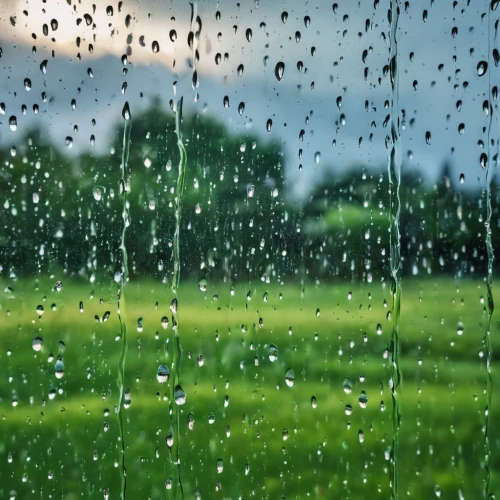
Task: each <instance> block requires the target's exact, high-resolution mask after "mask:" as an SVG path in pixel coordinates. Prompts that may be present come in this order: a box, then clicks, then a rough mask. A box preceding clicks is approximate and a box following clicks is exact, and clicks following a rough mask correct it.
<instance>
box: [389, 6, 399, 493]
mask: <svg viewBox="0 0 500 500" xmlns="http://www.w3.org/2000/svg"><path fill="white" fill-rule="evenodd" d="M388 15H389V23H390V56H389V57H390V61H389V67H390V79H391V108H390V126H391V138H390V144H391V150H390V154H389V164H388V177H389V192H390V215H389V217H390V260H391V262H390V266H391V277H392V282H391V295H392V338H391V351H392V352H391V357H392V366H393V373H392V378H391V382H390V383H391V394H392V404H393V409H392V420H393V423H392V425H393V427H392V433H393V434H392V449H391V464H390V465H391V495H392V498H394V499H397V498H399V490H398V467H399V464H398V458H399V456H398V455H399V428H400V425H401V402H400V391H401V370H400V362H399V354H400V342H399V335H400V330H399V329H400V311H401V241H400V231H399V221H400V210H401V201H400V197H399V186H400V179H401V145H400V141H401V139H400V119H399V75H398V42H397V37H398V20H399V0H391V8H390V10H389V11H388Z"/></svg>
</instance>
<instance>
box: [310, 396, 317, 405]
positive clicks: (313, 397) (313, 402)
mask: <svg viewBox="0 0 500 500" xmlns="http://www.w3.org/2000/svg"><path fill="white" fill-rule="evenodd" d="M316 404H317V403H316V396H312V397H311V407H312V408H316Z"/></svg>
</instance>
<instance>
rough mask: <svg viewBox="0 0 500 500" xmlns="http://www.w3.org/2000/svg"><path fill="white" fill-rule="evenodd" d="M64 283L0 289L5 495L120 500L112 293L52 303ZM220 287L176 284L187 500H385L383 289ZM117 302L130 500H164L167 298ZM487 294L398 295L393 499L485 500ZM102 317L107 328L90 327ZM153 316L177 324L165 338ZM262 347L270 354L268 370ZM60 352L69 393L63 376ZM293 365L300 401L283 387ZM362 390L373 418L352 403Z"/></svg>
mask: <svg viewBox="0 0 500 500" xmlns="http://www.w3.org/2000/svg"><path fill="white" fill-rule="evenodd" d="M56 281H57V278H54V279H47V280H40V281H38V282H35V281H12V280H11V281H5V282H3V283H2V290H3V292H2V295H1V300H0V321H1V323H0V324H1V325H2V326H1V331H2V335H1V336H0V343H1V346H0V362H1V365H2V377H1V378H0V413H1V416H2V419H1V423H0V425H1V430H0V436H2V437H1V438H0V463H1V464H2V466H1V467H0V498H10V497H14V498H18V499H22V498H65V499H69V500H71V499H73V498H75V499H76V498H104V493H103V492H104V490H105V489H106V488H108V489H109V498H110V499H114V498H119V497H120V468H119V467H117V466H116V465H118V462H117V461H118V460H119V458H120V454H119V450H120V449H121V445H120V444H119V442H118V434H119V432H118V424H117V418H116V415H115V406H116V405H117V403H118V398H119V393H118V387H117V374H118V361H119V354H120V347H121V340H120V339H119V338H117V337H119V334H120V324H119V320H118V316H117V301H116V292H117V285H116V284H115V283H114V282H111V281H103V280H101V281H100V285H99V286H98V285H96V284H94V285H90V284H89V283H87V282H83V281H81V282H80V281H77V280H73V281H72V280H69V279H68V280H66V281H65V280H63V288H62V290H61V291H60V292H56V291H55V290H54V284H55V282H56ZM7 287H9V288H7ZM230 288H231V286H230V284H229V283H210V282H209V283H208V288H207V290H206V291H205V292H202V291H200V289H199V287H198V284H197V283H195V282H190V283H187V282H184V283H183V284H182V286H181V289H180V292H179V309H178V321H179V325H178V326H179V333H180V338H181V343H182V348H183V356H182V362H181V385H182V387H183V389H184V390H185V392H186V394H187V401H186V404H185V405H183V406H181V407H180V436H179V440H178V444H179V448H180V457H181V478H182V484H183V488H184V493H185V496H186V498H197V497H196V492H198V494H199V498H203V499H207V498H221V499H236V498H259V499H264V498H266V499H267V498H269V499H275V498H287V499H289V498H294V499H295V498H327V499H330V498H367V497H368V496H376V497H380V498H388V497H390V485H389V480H390V476H389V465H390V464H389V460H388V459H387V456H388V455H389V453H390V448H391V445H392V437H393V414H392V401H391V390H390V385H389V380H390V378H391V376H392V371H393V367H392V365H391V359H390V356H384V351H386V349H388V348H390V342H391V320H390V319H388V316H387V315H388V312H389V311H390V308H391V298H390V293H389V286H388V285H387V286H383V285H381V284H380V283H378V284H375V283H371V284H363V285H359V284H358V285H354V284H349V283H345V282H340V283H329V284H321V285H314V284H305V285H303V286H302V285H299V284H297V283H295V282H292V281H290V283H287V282H285V283H284V284H283V285H278V284H266V283H263V282H257V283H255V284H252V285H248V284H247V285H235V286H234V295H233V294H231V292H230ZM249 292H250V295H251V300H248V298H247V294H248V293H249ZM266 292H267V298H268V300H267V301H265V300H264V294H265V293H266ZM124 294H125V298H126V299H125V308H124V309H123V308H122V313H124V316H125V318H126V321H127V337H128V354H127V359H126V370H125V386H126V388H130V391H131V397H132V404H131V406H130V408H128V409H123V410H122V411H123V416H124V432H125V449H126V454H125V462H126V468H127V498H141V499H142V498H144V499H145V498H152V499H153V498H168V496H167V493H168V491H167V490H166V488H165V482H166V481H167V479H168V478H169V477H172V476H174V475H175V473H176V467H175V466H174V465H173V463H172V458H171V456H170V452H169V449H168V447H167V446H166V444H165V437H166V435H167V434H168V433H169V430H170V416H169V401H168V399H169V398H170V397H171V394H170V393H169V388H168V387H167V384H164V385H162V384H160V383H159V382H158V380H157V378H156V373H157V369H158V366H159V365H160V364H162V363H164V364H166V365H168V366H171V363H172V359H173V357H172V352H173V349H172V341H173V332H172V320H171V313H170V311H169V305H170V302H171V300H172V298H173V295H172V292H171V290H169V289H168V288H167V287H165V286H164V285H162V284H161V283H157V282H153V281H148V280H140V281H136V282H134V281H132V282H130V283H129V284H127V285H126V287H125V292H124ZM483 295H485V284H484V282H480V281H462V282H458V281H455V280H452V279H449V278H434V279H432V278H430V279H426V280H421V279H420V280H417V279H414V280H405V281H404V282H403V299H402V311H401V323H400V336H401V355H400V367H401V370H402V374H403V383H402V387H401V392H400V398H401V415H402V420H401V428H400V432H399V442H400V445H399V451H398V454H397V456H396V467H397V470H398V473H399V496H400V497H407V496H408V497H413V498H424V497H429V496H430V497H436V496H441V498H466V499H467V498H481V497H482V495H483V488H484V479H485V477H486V472H485V467H484V457H485V447H484V429H483V427H484V423H485V406H486V382H487V373H486V361H485V360H486V350H485V345H484V335H485V330H486V322H487V315H486V312H485V311H484V307H485V304H484V303H482V301H481V296H483ZM497 299H498V298H497ZM80 301H81V302H83V306H84V309H83V312H80V306H79V304H80ZM384 302H386V303H384ZM156 303H158V305H157V306H156ZM38 305H43V308H44V313H43V314H42V315H41V316H39V314H38V313H37V306H38ZM53 309H54V310H53ZM106 311H110V317H109V320H108V321H106V322H101V321H99V322H96V320H95V316H96V315H97V316H98V318H101V319H102V317H103V314H104V313H105V312H106ZM163 316H168V317H169V319H170V322H169V326H168V328H167V329H163V327H162V325H161V319H162V317H163ZM140 318H142V320H141V323H142V331H138V328H137V325H138V320H139V319H140ZM260 321H261V326H260V325H259V322H260ZM459 322H461V323H462V324H463V334H461V335H459V334H458V333H457V326H458V325H459ZM378 325H380V327H381V328H379V327H378ZM377 330H378V331H377ZM379 333H380V334H379ZM498 333H499V322H498V319H497V318H496V316H494V321H493V324H492V331H491V340H492V346H493V349H494V358H493V363H492V376H493V387H494V393H493V405H492V408H491V409H490V425H489V443H490V449H491V459H490V471H491V483H490V491H491V492H498V491H499V489H500V478H499V476H500V474H499V468H500V449H499V448H500V433H499V432H498V430H497V427H498V426H497V425H496V424H495V422H497V421H498V418H499V416H500V411H499V410H500V404H499V403H498V400H497V397H496V393H497V391H498V385H499V381H500V380H499V377H498V374H497V371H496V362H497V360H498V359H499V354H498V353H499V352H500V350H499V347H500V343H499V342H498V340H497V338H498ZM35 337H41V338H42V339H43V348H42V350H41V351H39V352H36V351H35V350H34V349H33V348H32V342H33V339H34V338H35ZM59 341H62V342H63V343H64V347H62V344H59ZM270 344H274V345H276V346H277V348H278V358H277V360H276V361H275V362H272V361H271V360H270V359H269V346H270ZM51 353H52V354H53V357H54V359H53V360H52V361H51V362H49V355H50V354H51ZM200 354H201V355H203V357H204V364H203V366H199V364H198V362H197V357H198V355H200ZM58 355H61V356H62V359H63V361H64V376H63V377H62V378H61V379H57V378H56V376H55V367H54V363H55V360H56V358H57V356H58ZM289 368H291V369H292V370H293V372H294V375H295V381H294V385H293V387H288V386H287V384H286V383H285V373H286V371H287V369H289ZM346 378H347V379H349V380H348V384H347V385H349V384H350V386H351V387H352V392H350V393H346V391H345V390H344V386H345V385H346ZM51 390H52V391H55V392H53V393H50V391H51ZM361 391H365V392H366V396H367V398H368V403H367V405H366V408H362V407H361V406H360V404H359V401H358V400H359V396H360V394H361ZM226 396H227V397H228V400H227V403H228V404H225V401H226ZM313 397H314V398H316V402H317V405H316V407H313V405H312V398H313ZM346 405H351V407H352V412H351V413H350V414H349V415H347V414H346ZM106 410H109V415H107V413H106V412H105V411H106ZM190 413H192V414H193V415H194V419H195V424H194V428H193V430H189V428H188V415H189V414H190ZM211 413H213V417H214V419H215V420H214V421H213V423H209V415H210V414H211ZM106 415H107V416H106ZM228 426H229V428H230V435H229V436H228V435H227V427H228ZM105 427H107V430H105ZM287 436H288V437H287ZM284 437H287V439H284ZM386 455H387V456H386ZM219 458H220V459H222V461H223V470H222V472H220V473H219V472H218V470H217V460H218V459H219ZM115 462H116V463H115ZM217 489H218V490H219V491H217ZM13 492H15V493H13Z"/></svg>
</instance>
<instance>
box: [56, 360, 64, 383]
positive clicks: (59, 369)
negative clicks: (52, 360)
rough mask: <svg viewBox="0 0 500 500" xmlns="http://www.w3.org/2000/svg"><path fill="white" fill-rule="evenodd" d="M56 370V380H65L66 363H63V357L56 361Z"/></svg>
mask: <svg viewBox="0 0 500 500" xmlns="http://www.w3.org/2000/svg"><path fill="white" fill-rule="evenodd" d="M54 368H55V372H56V378H59V379H61V378H63V376H64V363H63V360H62V357H61V356H58V357H57V361H56V364H55V365H54Z"/></svg>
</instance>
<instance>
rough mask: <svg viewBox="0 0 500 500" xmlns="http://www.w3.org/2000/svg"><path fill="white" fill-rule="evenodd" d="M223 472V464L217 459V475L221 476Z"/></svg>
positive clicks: (220, 459)
mask: <svg viewBox="0 0 500 500" xmlns="http://www.w3.org/2000/svg"><path fill="white" fill-rule="evenodd" d="M223 470H224V463H223V461H222V458H218V459H217V472H218V473H219V474H221V473H222V471H223Z"/></svg>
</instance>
